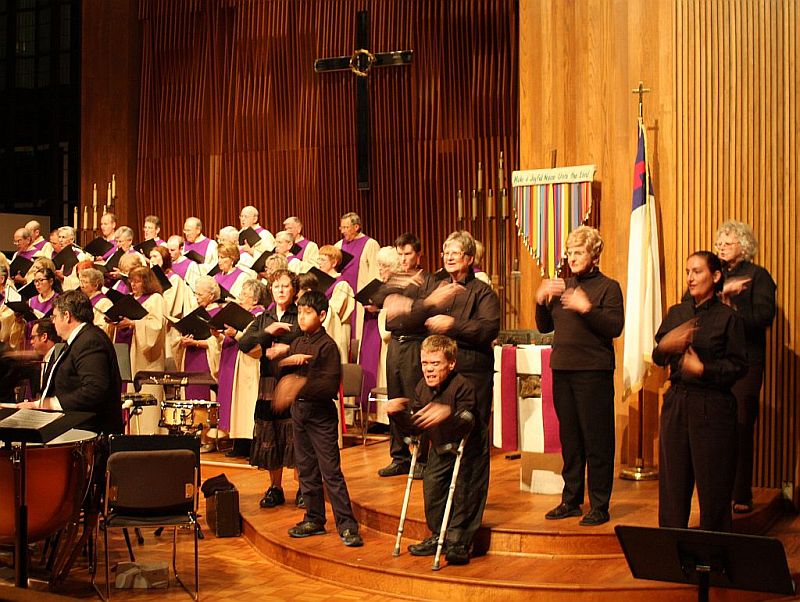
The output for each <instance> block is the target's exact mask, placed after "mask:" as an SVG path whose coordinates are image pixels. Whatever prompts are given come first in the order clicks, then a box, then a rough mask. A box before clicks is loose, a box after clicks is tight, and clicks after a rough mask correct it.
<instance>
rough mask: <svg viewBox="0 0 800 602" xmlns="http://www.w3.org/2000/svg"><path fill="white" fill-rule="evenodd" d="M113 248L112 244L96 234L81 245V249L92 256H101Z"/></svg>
mask: <svg viewBox="0 0 800 602" xmlns="http://www.w3.org/2000/svg"><path fill="white" fill-rule="evenodd" d="M113 248H114V245H113V244H111V243H110V242H108V241H107V240H106V239H105V238H103V237H102V236H98V237H97V238H95V239H94V240H93V241H91V242H90V243H89V244H87V245H86V246H85V247H83V251H84V252H85V253H88V254H89V255H91V256H92V257H102V256H103V255H105V254H106V253H108V252H109V251H110V250H111V249H113Z"/></svg>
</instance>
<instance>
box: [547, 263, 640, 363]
mask: <svg viewBox="0 0 800 602" xmlns="http://www.w3.org/2000/svg"><path fill="white" fill-rule="evenodd" d="M566 287H567V288H568V289H569V288H578V287H580V288H581V289H582V290H583V291H584V292H585V293H586V296H587V297H588V298H589V301H590V302H591V304H592V309H590V310H589V311H588V312H586V313H585V314H581V313H578V312H576V311H572V310H569V309H565V308H564V307H563V306H562V305H561V298H560V297H556V298H554V299H553V300H552V301H550V302H549V303H547V304H546V305H539V304H537V305H536V326H537V328H538V329H539V331H540V332H551V331H553V330H555V333H554V335H553V353H552V355H551V356H550V366H551V367H552V368H553V369H554V370H613V369H614V367H615V361H614V342H613V340H614V338H616V337H618V336H619V335H620V334H621V333H622V328H623V327H624V326H625V315H624V309H623V303H622V289H620V287H619V283H618V282H617V281H616V280H612V279H611V278H609V277H608V276H606V275H604V274H603V273H602V272H600V270H598V269H594V270H592V271H591V272H588V273H586V274H580V275H578V276H575V277H572V278H568V279H567V281H566Z"/></svg>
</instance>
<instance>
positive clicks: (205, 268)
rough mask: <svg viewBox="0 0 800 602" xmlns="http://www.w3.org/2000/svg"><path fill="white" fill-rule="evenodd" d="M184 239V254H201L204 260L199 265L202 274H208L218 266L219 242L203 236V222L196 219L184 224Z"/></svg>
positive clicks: (192, 218) (189, 219) (193, 218)
mask: <svg viewBox="0 0 800 602" xmlns="http://www.w3.org/2000/svg"><path fill="white" fill-rule="evenodd" d="M183 237H184V242H183V252H184V253H189V252H191V251H195V252H196V253H197V254H199V255H200V256H201V257H202V258H203V261H202V262H200V263H199V268H200V273H202V274H208V273H209V272H210V271H211V270H212V268H213V267H214V266H215V265H217V241H215V240H211V239H210V238H208V237H206V236H204V235H203V222H201V221H200V220H199V219H198V218H196V217H190V218H187V219H186V221H185V222H184V223H183Z"/></svg>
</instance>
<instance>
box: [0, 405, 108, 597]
mask: <svg viewBox="0 0 800 602" xmlns="http://www.w3.org/2000/svg"><path fill="white" fill-rule="evenodd" d="M19 411H20V410H16V409H12V408H0V441H2V442H3V443H5V445H6V447H8V448H9V449H12V453H11V461H12V463H13V466H14V475H15V477H14V527H15V529H16V537H15V538H14V585H15V586H16V587H20V588H27V587H28V504H27V500H26V499H25V495H26V493H25V490H26V477H27V474H28V473H27V470H28V468H27V445H28V443H41V444H44V443H47V442H48V441H52V440H53V439H55V438H56V437H58V436H59V435H63V434H64V433H66V432H67V431H68V430H70V429H71V428H74V427H75V426H77V425H78V424H80V423H81V422H83V421H85V420H88V419H89V418H91V417H92V416H94V414H92V413H91V412H69V413H66V414H65V413H61V412H56V413H57V414H60V416H59V417H58V418H57V419H56V420H53V421H52V422H50V423H48V424H44V425H37V424H36V423H34V422H31V423H28V424H25V423H24V421H20V423H18V424H14V425H11V424H4V423H3V421H5V420H6V419H7V418H11V417H13V416H14V414H17V412H19ZM34 411H35V412H41V410H34ZM14 443H18V444H19V445H17V446H16V447H12V444H14Z"/></svg>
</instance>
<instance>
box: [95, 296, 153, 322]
mask: <svg viewBox="0 0 800 602" xmlns="http://www.w3.org/2000/svg"><path fill="white" fill-rule="evenodd" d="M106 296H108V295H106ZM105 313H106V317H107V318H108V319H109V320H111V321H112V322H119V321H120V320H121V319H122V318H128V319H129V320H141V319H142V318H144V317H145V316H146V315H147V310H146V309H145V308H144V307H142V304H141V303H139V302H138V301H137V300H136V299H134V298H133V295H123V296H122V297H120V298H119V299H118V300H116V301H114V305H112V306H111V307H109V308H108V310H106V312H105Z"/></svg>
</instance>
